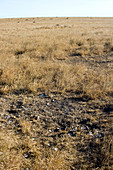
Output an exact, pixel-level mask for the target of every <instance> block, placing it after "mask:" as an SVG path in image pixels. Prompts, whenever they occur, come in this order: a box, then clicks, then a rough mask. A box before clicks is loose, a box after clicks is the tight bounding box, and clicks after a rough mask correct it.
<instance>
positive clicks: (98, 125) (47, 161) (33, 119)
mask: <svg viewBox="0 0 113 170" xmlns="http://www.w3.org/2000/svg"><path fill="white" fill-rule="evenodd" d="M112 135H113V18H92V17H86V18H75V17H73V18H70V17H67V18H66V17H65V18H59V17H56V18H38V17H37V18H18V19H16V18H12V19H0V169H1V170H76V169H77V170H78V169H83V170H84V169H94V170H100V169H101V170H112V169H113V136H112Z"/></svg>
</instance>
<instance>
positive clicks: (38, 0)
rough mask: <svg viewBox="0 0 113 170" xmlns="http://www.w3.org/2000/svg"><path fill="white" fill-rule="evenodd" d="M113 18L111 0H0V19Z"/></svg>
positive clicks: (112, 0)
mask: <svg viewBox="0 0 113 170" xmlns="http://www.w3.org/2000/svg"><path fill="white" fill-rule="evenodd" d="M56 16H57V17H66V16H67V17H71V16H72V17H113V0H0V18H20V17H56Z"/></svg>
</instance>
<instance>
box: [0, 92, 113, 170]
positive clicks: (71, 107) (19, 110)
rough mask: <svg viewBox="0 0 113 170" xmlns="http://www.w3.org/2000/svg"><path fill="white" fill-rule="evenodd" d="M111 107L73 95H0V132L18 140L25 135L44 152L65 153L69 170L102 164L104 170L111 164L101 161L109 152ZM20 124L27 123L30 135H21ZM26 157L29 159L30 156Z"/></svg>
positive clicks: (112, 132)
mask: <svg viewBox="0 0 113 170" xmlns="http://www.w3.org/2000/svg"><path fill="white" fill-rule="evenodd" d="M112 103H113V101H111V103H110V102H109V103H107V102H105V101H100V100H87V99H85V98H78V97H77V96H74V95H73V97H72V95H71V97H69V96H61V95H58V94H53V95H52V96H51V97H50V96H46V95H45V94H40V95H37V96H36V95H32V94H24V95H23V94H18V95H15V94H12V95H2V96H0V130H3V129H9V130H11V131H14V132H15V134H16V135H18V136H20V137H21V136H24V135H26V134H27V135H29V136H30V138H31V139H32V140H33V141H40V142H41V145H42V147H44V148H47V149H51V150H54V151H56V152H57V151H58V150H60V151H65V153H67V155H69V156H68V157H67V160H68V161H69V162H71V164H72V167H71V169H80V168H82V166H84V165H85V164H86V167H88V168H90V169H100V168H99V167H101V166H102V164H103V166H104V167H106V168H105V169H107V167H108V166H109V167H111V166H112V164H113V160H110V161H109V165H108V162H106V161H104V160H105V157H106V150H107V151H108V152H109V154H110V153H111V152H112V143H111V142H110V141H111V140H112V139H111V137H112V134H113V131H112V130H113V129H112V122H113V121H112V119H113V105H112ZM22 121H27V122H29V123H28V124H27V126H30V127H31V131H32V133H30V132H29V130H26V132H25V131H23V127H22V123H21V122H22ZM23 126H24V125H23ZM25 126H26V125H25ZM24 128H25V127H24ZM108 140H109V143H108ZM26 157H27V158H28V159H30V154H29V155H27V156H26Z"/></svg>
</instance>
